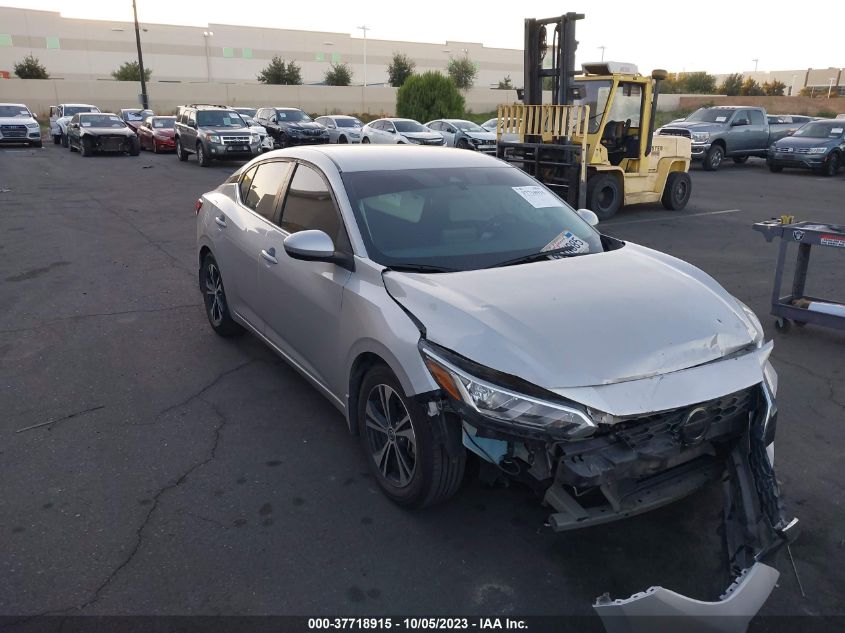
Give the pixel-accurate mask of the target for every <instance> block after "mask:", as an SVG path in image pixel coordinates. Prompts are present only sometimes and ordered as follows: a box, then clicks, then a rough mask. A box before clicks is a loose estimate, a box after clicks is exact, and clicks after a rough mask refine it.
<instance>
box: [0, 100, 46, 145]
mask: <svg viewBox="0 0 845 633" xmlns="http://www.w3.org/2000/svg"><path fill="white" fill-rule="evenodd" d="M6 143H26V144H27V145H30V146H32V147H41V126H39V125H38V121H36V120H35V115H34V114H33V113H32V112H30V110H29V108H27V107H26V106H25V105H24V104H22V103H0V144H6Z"/></svg>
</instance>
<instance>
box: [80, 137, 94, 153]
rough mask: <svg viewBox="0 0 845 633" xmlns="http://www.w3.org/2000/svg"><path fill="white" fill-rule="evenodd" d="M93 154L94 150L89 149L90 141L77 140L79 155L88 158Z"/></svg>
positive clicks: (84, 139)
mask: <svg viewBox="0 0 845 633" xmlns="http://www.w3.org/2000/svg"><path fill="white" fill-rule="evenodd" d="M93 153H94V149H93V148H92V147H91V141H89V140H88V139H87V138H81V139H79V155H80V156H84V157H85V158H89V157H90V156H91V155H92V154H93Z"/></svg>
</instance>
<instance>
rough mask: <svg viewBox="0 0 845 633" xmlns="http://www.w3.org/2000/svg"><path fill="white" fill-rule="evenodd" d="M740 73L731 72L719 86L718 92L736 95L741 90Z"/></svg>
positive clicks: (741, 79) (731, 95)
mask: <svg viewBox="0 0 845 633" xmlns="http://www.w3.org/2000/svg"><path fill="white" fill-rule="evenodd" d="M742 81H743V77H742V73H731V74H730V75H728V76H727V77H725V80H724V81H723V82H722V84H721V85H720V86H719V90H718V92H719V94H721V95H728V96H729V97H736V96H737V95H739V93H740V92H741V91H742Z"/></svg>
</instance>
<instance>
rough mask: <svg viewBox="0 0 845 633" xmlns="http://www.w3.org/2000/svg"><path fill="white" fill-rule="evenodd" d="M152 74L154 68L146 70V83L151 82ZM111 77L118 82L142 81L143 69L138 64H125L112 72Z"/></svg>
mask: <svg viewBox="0 0 845 633" xmlns="http://www.w3.org/2000/svg"><path fill="white" fill-rule="evenodd" d="M152 74H153V71H152V68H145V69H144V81H149V80H150V77H151V76H152ZM111 76H112V77H114V78H115V79H116V80H117V81H141V67H140V66H139V65H138V62H123V63H122V64H121V65H120V68H118V69H117V70H115V71H112V74H111Z"/></svg>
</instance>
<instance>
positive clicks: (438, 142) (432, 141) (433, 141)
mask: <svg viewBox="0 0 845 633" xmlns="http://www.w3.org/2000/svg"><path fill="white" fill-rule="evenodd" d="M420 143H422V144H423V145H443V141H441V140H440V139H439V138H432V139H423V140H422V141H420Z"/></svg>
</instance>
